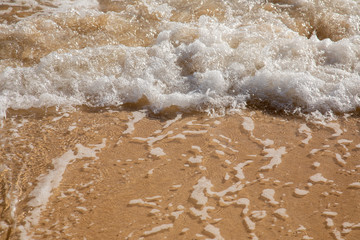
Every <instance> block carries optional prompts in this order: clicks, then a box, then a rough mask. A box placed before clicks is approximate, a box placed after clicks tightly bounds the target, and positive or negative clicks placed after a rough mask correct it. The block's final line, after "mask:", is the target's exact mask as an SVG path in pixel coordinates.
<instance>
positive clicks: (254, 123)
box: [0, 109, 360, 240]
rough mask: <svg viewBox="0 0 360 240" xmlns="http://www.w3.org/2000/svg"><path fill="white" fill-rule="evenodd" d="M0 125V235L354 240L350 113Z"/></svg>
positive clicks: (36, 116) (355, 161)
mask: <svg viewBox="0 0 360 240" xmlns="http://www.w3.org/2000/svg"><path fill="white" fill-rule="evenodd" d="M30 112H31V113H30ZM0 131H1V135H2V137H1V140H0V141H1V146H2V147H1V150H0V153H1V155H0V158H1V161H0V164H1V165H0V169H1V171H0V172H1V175H0V176H1V198H0V199H1V200H0V201H1V202H0V203H1V204H0V211H1V221H0V228H1V231H0V236H1V237H0V239H19V238H20V239H26V238H29V239H58V238H59V239H332V238H333V239H352V240H355V239H359V238H360V219H359V216H360V203H359V200H360V174H359V171H360V161H359V157H360V136H359V120H358V118H354V117H347V118H345V117H339V119H338V120H337V121H333V122H327V123H321V122H319V121H318V122H316V121H310V120H305V119H302V118H295V117H286V116H279V115H271V114H265V113H263V112H261V111H250V110H243V111H237V112H232V113H228V114H227V115H226V116H222V117H209V116H207V115H206V114H200V113H193V114H191V113H188V114H178V113H167V114H163V115H159V116H155V115H153V114H149V113H148V112H145V111H135V110H133V111H126V110H121V111H117V110H104V109H103V110H101V109H100V110H99V109H97V110H94V109H78V110H77V111H73V112H68V113H63V114H61V115H59V114H58V113H56V111H54V112H51V111H48V112H47V113H46V114H44V113H43V112H42V111H41V110H36V109H32V110H31V111H29V112H14V111H13V112H11V113H10V114H9V116H8V117H7V118H6V119H4V120H3V128H2V129H0Z"/></svg>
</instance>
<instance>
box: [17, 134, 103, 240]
mask: <svg viewBox="0 0 360 240" xmlns="http://www.w3.org/2000/svg"><path fill="white" fill-rule="evenodd" d="M105 143H106V139H103V142H102V143H101V144H98V145H93V146H94V147H93V148H87V147H84V146H82V145H81V144H77V145H76V147H77V149H78V152H77V153H76V154H74V152H73V151H72V150H69V151H67V152H66V153H64V154H63V155H62V156H60V157H58V158H54V159H53V161H52V164H53V165H54V169H53V170H49V171H48V173H47V174H43V175H40V176H39V177H38V183H37V186H36V187H35V188H34V190H33V191H32V192H31V193H30V196H31V197H33V198H32V199H31V200H30V201H29V202H28V205H29V206H31V207H33V210H32V211H31V214H29V215H28V216H27V218H26V219H25V225H24V226H20V227H19V229H21V232H22V233H21V237H22V239H27V238H28V237H29V236H28V231H29V230H30V228H31V226H36V225H37V224H38V222H39V219H40V215H41V212H42V211H43V210H44V209H45V208H46V205H47V203H48V201H49V198H50V197H51V194H52V191H53V190H54V189H56V188H57V187H58V186H59V185H60V182H61V180H62V175H63V174H64V172H65V170H66V167H67V165H68V164H70V163H71V162H72V161H74V160H76V159H81V158H85V157H88V158H94V160H96V159H97V158H98V157H97V156H96V154H97V153H98V151H99V150H101V149H102V148H104V147H105Z"/></svg>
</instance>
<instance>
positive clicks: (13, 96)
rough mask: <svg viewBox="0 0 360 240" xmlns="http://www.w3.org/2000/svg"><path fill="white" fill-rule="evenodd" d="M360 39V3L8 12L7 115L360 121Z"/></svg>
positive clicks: (1, 108) (0, 91)
mask: <svg viewBox="0 0 360 240" xmlns="http://www.w3.org/2000/svg"><path fill="white" fill-rule="evenodd" d="M359 33H360V2H359V1H356V0H355V1H354V0H322V1H321V0H268V1H266V0H256V1H243V0H237V1H235V0H231V1H215V0H204V1H200V0H192V1H188V0H176V1H175V0H168V1H165V0H156V1H148V0H142V1H140V0H139V1H126V0H124V1H115V0H114V1H111V0H98V1H95V0H91V1H72V0H67V1H46V0H41V1H31V0H29V1H20V0H19V1H18V0H16V1H11V0H5V1H4V0H3V1H2V3H1V4H0V115H1V116H2V117H4V116H6V112H7V110H8V109H28V108H31V107H36V108H39V107H53V106H61V107H69V106H77V105H88V106H96V107H98V106H121V105H122V104H124V103H132V102H138V101H139V100H140V99H146V101H147V102H148V108H150V109H151V110H152V111H154V112H159V111H161V110H163V109H166V108H168V107H171V106H177V107H178V108H180V109H183V110H200V111H207V110H211V109H224V108H239V107H244V106H246V105H249V104H250V105H256V106H260V107H262V108H265V106H266V107H270V108H273V109H276V110H280V111H290V112H294V111H295V112H296V111H300V112H316V111H319V112H322V113H325V112H336V113H346V112H355V111H358V109H359V107H360V96H359V95H360V61H359V59H360V34H359Z"/></svg>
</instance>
